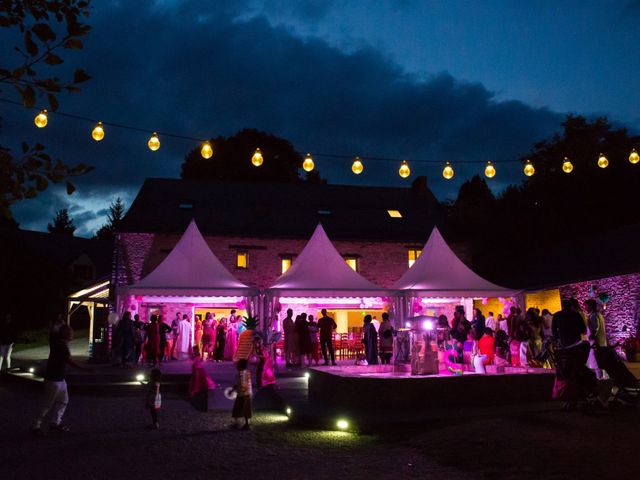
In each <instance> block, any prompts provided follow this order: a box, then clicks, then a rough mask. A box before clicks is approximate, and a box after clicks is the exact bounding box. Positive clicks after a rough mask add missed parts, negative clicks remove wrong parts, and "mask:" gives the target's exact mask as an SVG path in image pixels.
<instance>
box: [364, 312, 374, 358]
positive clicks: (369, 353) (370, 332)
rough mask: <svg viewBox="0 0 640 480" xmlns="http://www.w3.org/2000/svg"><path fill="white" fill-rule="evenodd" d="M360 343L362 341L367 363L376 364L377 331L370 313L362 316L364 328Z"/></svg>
mask: <svg viewBox="0 0 640 480" xmlns="http://www.w3.org/2000/svg"><path fill="white" fill-rule="evenodd" d="M362 343H364V354H365V357H366V358H367V363H368V364H369V365H377V364H378V332H377V331H376V327H374V326H373V323H371V315H365V316H364V328H363V337H362Z"/></svg>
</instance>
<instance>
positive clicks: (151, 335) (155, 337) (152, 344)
mask: <svg viewBox="0 0 640 480" xmlns="http://www.w3.org/2000/svg"><path fill="white" fill-rule="evenodd" d="M159 357H160V326H159V325H158V316H157V315H151V318H150V322H149V325H147V362H149V363H151V365H152V366H153V367H155V366H156V365H157V364H158V358H159Z"/></svg>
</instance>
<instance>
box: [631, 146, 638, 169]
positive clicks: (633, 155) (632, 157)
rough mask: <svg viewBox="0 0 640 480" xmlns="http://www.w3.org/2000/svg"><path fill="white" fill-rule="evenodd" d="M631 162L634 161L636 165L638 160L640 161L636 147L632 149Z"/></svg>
mask: <svg viewBox="0 0 640 480" xmlns="http://www.w3.org/2000/svg"><path fill="white" fill-rule="evenodd" d="M629 162H631V163H633V164H634V165H635V164H636V163H638V162H640V155H638V152H636V149H635V148H634V149H632V150H631V153H630V154H629Z"/></svg>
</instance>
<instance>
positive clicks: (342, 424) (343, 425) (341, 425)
mask: <svg viewBox="0 0 640 480" xmlns="http://www.w3.org/2000/svg"><path fill="white" fill-rule="evenodd" d="M336 426H337V427H338V428H339V429H340V430H346V429H347V428H349V422H347V421H346V420H344V419H340V420H338V421H337V422H336Z"/></svg>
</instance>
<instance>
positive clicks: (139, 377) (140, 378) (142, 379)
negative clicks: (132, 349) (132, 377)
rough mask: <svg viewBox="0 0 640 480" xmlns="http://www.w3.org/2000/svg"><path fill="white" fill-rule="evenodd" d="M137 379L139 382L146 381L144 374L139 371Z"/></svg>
mask: <svg viewBox="0 0 640 480" xmlns="http://www.w3.org/2000/svg"><path fill="white" fill-rule="evenodd" d="M136 380H137V381H138V382H144V375H143V374H141V373H139V374H138V375H136Z"/></svg>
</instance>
